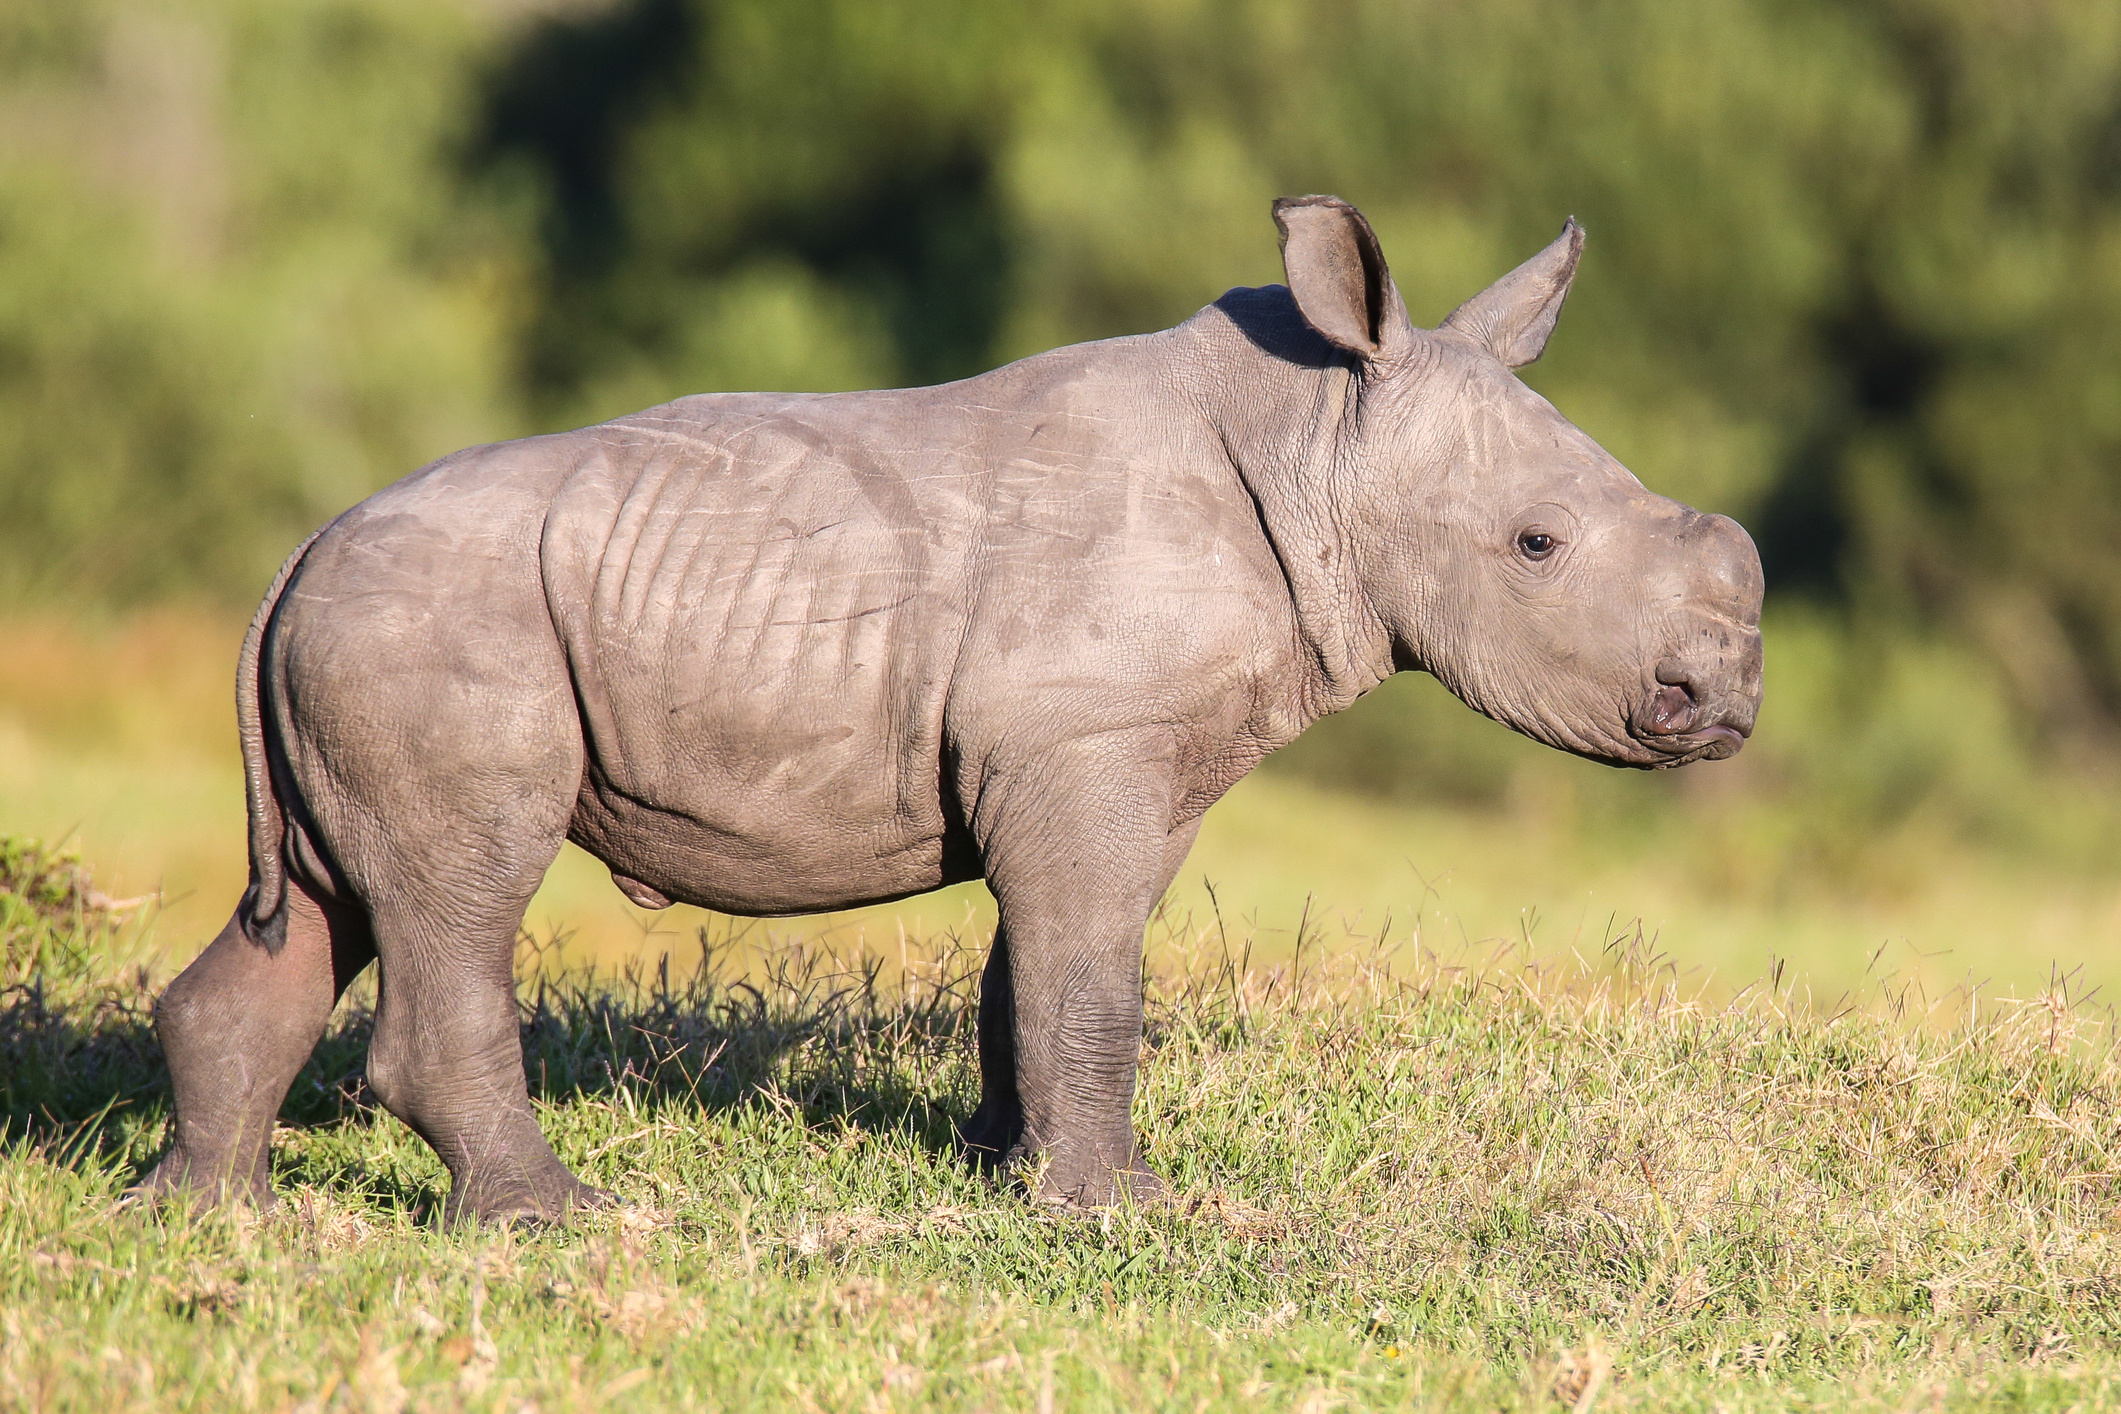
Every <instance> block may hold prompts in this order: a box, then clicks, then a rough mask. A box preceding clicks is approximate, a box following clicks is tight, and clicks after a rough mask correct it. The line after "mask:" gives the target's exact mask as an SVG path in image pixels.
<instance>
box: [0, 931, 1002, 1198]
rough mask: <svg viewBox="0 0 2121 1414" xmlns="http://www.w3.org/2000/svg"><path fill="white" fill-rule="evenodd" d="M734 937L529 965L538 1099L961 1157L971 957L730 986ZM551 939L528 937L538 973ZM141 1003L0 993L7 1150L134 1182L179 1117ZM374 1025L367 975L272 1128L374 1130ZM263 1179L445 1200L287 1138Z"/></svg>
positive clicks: (526, 1011) (798, 962)
mask: <svg viewBox="0 0 2121 1414" xmlns="http://www.w3.org/2000/svg"><path fill="white" fill-rule="evenodd" d="M706 941H707V940H706V939H705V938H704V936H703V944H705V943H706ZM742 941H743V934H742V933H741V932H739V933H733V934H731V935H730V936H728V937H725V938H723V939H721V940H719V943H718V944H715V945H703V948H702V957H701V961H700V963H699V964H698V965H697V966H696V967H694V968H693V969H691V970H690V971H679V972H675V973H674V972H673V970H672V968H671V966H670V962H669V958H668V956H667V955H665V956H664V957H663V958H662V959H661V960H660V961H659V962H658V963H657V964H656V965H655V966H653V967H652V968H651V967H648V966H645V965H642V964H639V963H634V964H629V965H628V966H626V967H624V968H622V969H620V970H618V971H616V972H613V973H603V974H600V973H597V972H594V971H566V972H559V973H557V974H552V973H548V972H547V971H545V970H544V968H542V967H538V968H534V969H533V970H532V972H531V975H530V977H529V980H527V981H526V982H525V983H524V984H523V985H522V986H521V987H520V988H519V991H518V1008H519V1021H520V1034H521V1038H522V1045H523V1059H524V1069H525V1072H526V1075H527V1078H528V1081H529V1087H530V1093H531V1095H532V1096H533V1097H535V1098H538V1099H542V1100H545V1101H548V1102H552V1103H556V1104H565V1103H568V1102H575V1101H590V1102H605V1103H609V1102H617V1103H620V1104H623V1105H624V1106H625V1108H626V1110H627V1112H628V1114H629V1116H637V1117H639V1118H640V1119H641V1120H642V1121H643V1122H646V1123H654V1122H656V1121H657V1120H661V1119H666V1118H669V1119H678V1120H681V1121H682V1120H694V1121H697V1120H699V1119H701V1118H705V1117H709V1116H714V1115H722V1114H728V1113H732V1112H736V1111H741V1110H746V1109H751V1110H758V1111H771V1112H773V1113H775V1114H778V1115H781V1116H783V1117H789V1118H794V1119H796V1120H797V1121H798V1122H799V1123H801V1124H802V1125H803V1126H804V1127H805V1128H808V1129H812V1130H831V1131H832V1132H834V1133H835V1134H837V1133H839V1132H841V1131H842V1130H843V1129H855V1130H861V1131H865V1132H868V1133H872V1134H884V1133H893V1134H902V1135H905V1136H907V1137H908V1138H910V1139H912V1140H913V1141H914V1142H915V1143H917V1144H919V1145H920V1146H921V1148H923V1149H924V1150H926V1151H927V1152H929V1153H931V1154H934V1155H937V1156H954V1155H955V1154H956V1153H957V1152H958V1142H957V1138H956V1122H957V1120H956V1116H957V1115H958V1114H960V1113H964V1112H969V1110H970V1109H971V1101H972V1096H973V1094H974V1090H975V1086H976V1082H977V1070H976V1066H975V1064H974V1061H973V1052H972V1046H973V1034H974V1004H973V985H974V979H975V978H976V976H977V969H978V966H979V963H980V960H981V952H980V950H979V949H978V948H977V947H975V946H974V945H972V944H970V943H967V942H963V941H961V940H959V939H957V938H955V937H954V936H952V937H946V939H945V940H944V945H943V948H942V949H941V950H940V952H939V953H938V955H937V956H936V957H935V958H934V959H932V960H931V961H928V962H925V963H923V964H922V965H921V966H920V968H919V969H918V972H919V975H918V976H917V977H910V978H905V979H899V980H897V981H892V982H887V981H886V980H885V978H884V975H883V963H882V960H881V959H880V958H876V957H872V956H855V957H851V958H850V957H843V956H840V955H838V954H835V953H834V952H832V951H830V950H829V949H826V948H822V947H817V946H807V945H804V944H795V945H776V946H774V947H772V948H770V949H763V950H761V954H762V956H761V961H760V962H759V963H758V964H756V966H755V968H754V973H755V975H751V976H736V975H731V972H730V970H729V968H728V966H727V959H728V957H729V955H730V953H731V952H732V951H733V948H732V946H731V945H732V944H735V943H740V942H742ZM557 946H558V945H557V943H556V942H554V941H551V940H544V941H540V940H536V939H532V938H529V937H528V936H526V939H525V950H526V952H527V953H528V954H529V955H530V957H531V959H532V960H533V961H542V960H544V959H547V958H549V957H550V955H551V954H553V953H554V952H555V951H556V950H557ZM152 997H153V990H152V989H151V988H150V987H149V986H148V985H147V983H146V981H145V980H144V979H142V980H141V982H140V984H139V985H138V986H137V987H132V986H117V985H113V986H110V987H107V988H105V989H104V992H103V994H102V995H100V996H99V997H97V998H95V999H94V1000H93V1001H88V1002H84V1001H82V1000H80V999H71V998H67V999H61V998H55V997H53V996H51V995H49V994H47V993H46V992H45V991H44V990H43V989H41V988H37V987H34V986H28V987H18V988H14V989H10V991H9V992H8V994H7V995H6V996H5V997H4V999H0V1063H4V1064H0V1141H10V1142H22V1141H27V1142H28V1143H30V1144H33V1145H39V1146H41V1147H43V1148H44V1150H45V1152H46V1156H47V1159H48V1160H50V1161H52V1162H56V1163H60V1164H62V1165H65V1166H67V1167H72V1168H75V1169H80V1170H89V1169H106V1170H139V1171H144V1170H145V1168H146V1167H147V1165H148V1164H150V1163H151V1162H152V1158H153V1155H154V1154H155V1153H156V1151H157V1150H158V1149H159V1148H160V1147H161V1144H162V1142H163V1131H164V1130H165V1129H166V1127H167V1122H168V1117H169V1109H170V1107H169V1105H168V1102H167V1099H166V1097H167V1095H168V1093H169V1090H168V1086H169V1081H168V1075H167V1063H166V1061H165V1058H164V1056H163V1052H162V1047H161V1045H160V1043H159V1042H158V1041H157V1040H156V1037H155V1031H154V1015H153V1010H152V1006H151V1000H152ZM374 1025H375V986H374V982H373V977H372V975H371V976H370V977H365V978H363V979H362V980H361V981H360V982H358V983H356V984H355V986H354V987H353V988H352V989H350V990H349V993H348V995H347V997H346V999H345V1001H344V1002H343V1003H342V1004H341V1006H340V1007H339V1010H338V1012H337V1014H336V1015H335V1016H334V1018H333V1020H332V1023H331V1026H330V1028H329V1029H328V1030H327V1031H326V1033H325V1035H324V1037H323V1039H322V1040H321V1041H320V1042H319V1043H318V1046H317V1048H316V1051H315V1053H314V1054H313V1055H312V1056H311V1057H310V1059H309V1062H308V1063H307V1064H306V1065H305V1066H304V1067H303V1069H302V1071H301V1073H300V1074H299V1075H298V1076H297V1077H296V1079H295V1082H294V1084H293V1085H292V1086H291V1087H290V1088H289V1091H288V1096H287V1099H286V1101H285V1103H284V1104H283V1105H282V1106H281V1110H280V1115H279V1124H280V1126H281V1127H283V1128H287V1129H293V1130H296V1131H298V1132H301V1133H303V1134H305V1135H306V1136H307V1135H316V1136H322V1135H323V1134H325V1133H328V1132H329V1131H333V1130H338V1129H342V1128H345V1127H348V1126H359V1127H366V1126H369V1125H372V1124H374V1123H376V1122H377V1120H378V1118H379V1117H380V1116H381V1115H382V1113H383V1111H382V1109H381V1107H380V1106H379V1105H378V1104H377V1103H376V1102H375V1100H374V1098H373V1096H372V1095H371V1094H370V1092H369V1088H368V1084H367V1079H366V1063H367V1054H368V1044H369V1040H370V1037H371V1035H372V1033H373V1030H374ZM273 1171H274V1175H275V1178H276V1180H278V1181H279V1182H280V1183H282V1184H283V1185H284V1184H310V1185H315V1186H319V1187H329V1188H333V1189H335V1190H337V1191H342V1192H343V1191H353V1192H359V1193H361V1194H363V1195H364V1196H365V1197H366V1198H367V1199H368V1200H369V1201H372V1202H377V1203H379V1204H381V1205H383V1206H386V1207H390V1206H394V1207H399V1208H402V1209H406V1210H412V1211H421V1210H425V1209H427V1208H430V1207H432V1206H433V1205H435V1204H437V1203H439V1201H440V1197H441V1193H440V1190H439V1189H438V1188H437V1187H436V1186H435V1185H434V1184H433V1183H430V1182H428V1181H426V1180H425V1179H423V1178H421V1177H418V1176H415V1175H408V1174H406V1173H405V1172H403V1171H401V1170H398V1169H396V1168H395V1167H392V1166H380V1167H373V1166H371V1165H369V1164H368V1163H366V1162H365V1161H364V1160H362V1159H361V1158H359V1157H358V1156H355V1155H352V1154H347V1153H343V1152H338V1151H336V1150H335V1148H334V1146H331V1145H329V1144H323V1145H315V1146H312V1145H310V1144H307V1143H300V1142H298V1143H296V1144H293V1145H281V1146H278V1152H276V1153H275V1155H274V1159H273Z"/></svg>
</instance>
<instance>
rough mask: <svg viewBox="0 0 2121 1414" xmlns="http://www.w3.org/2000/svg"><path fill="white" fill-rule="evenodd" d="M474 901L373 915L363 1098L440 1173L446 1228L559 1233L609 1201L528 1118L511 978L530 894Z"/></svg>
mask: <svg viewBox="0 0 2121 1414" xmlns="http://www.w3.org/2000/svg"><path fill="white" fill-rule="evenodd" d="M555 852H557V851H555ZM532 887H533V888H534V887H535V884H534V881H533V884H532ZM478 892H479V893H481V894H483V895H484V897H476V898H467V897H465V896H464V895H462V894H459V895H457V896H455V897H452V898H449V899H447V900H443V899H440V898H438V897H436V896H434V895H429V894H422V895H416V896H413V897H411V898H406V899H401V900H399V901H397V902H395V903H393V904H391V905H389V906H386V907H379V908H378V909H377V910H376V913H375V922H376V937H377V947H378V951H379V953H380V954H381V958H382V986H381V994H380V997H379V999H378V1001H377V1006H376V1029H375V1036H374V1039H373V1040H372V1041H371V1042H370V1043H369V1052H368V1084H369V1088H370V1089H372V1090H373V1091H374V1092H375V1095H376V1098H377V1099H378V1100H379V1101H381V1102H382V1104H383V1106H384V1108H386V1109H388V1110H389V1111H390V1112H391V1113H392V1114H394V1115H396V1116H397V1117H398V1118H400V1119H402V1120H404V1121H405V1123H406V1124H407V1125H409V1126H410V1127H411V1128H412V1130H413V1132H414V1133H416V1134H418V1135H419V1136H420V1137H421V1138H422V1139H424V1140H426V1141H427V1143H428V1145H429V1146H430V1147H432V1148H433V1149H434V1151H435V1152H436V1153H437V1154H438V1155H440V1156H441V1159H442V1162H443V1163H444V1164H446V1165H447V1166H448V1168H449V1173H450V1191H449V1197H448V1199H447V1200H446V1201H445V1203H444V1204H443V1208H442V1220H443V1222H444V1223H445V1224H454V1223H458V1222H463V1221H478V1222H498V1223H550V1222H564V1221H565V1220H566V1219H567V1217H568V1215H569V1214H570V1213H573V1212H575V1211H577V1210H582V1209H590V1208H600V1207H604V1206H607V1205H609V1204H610V1203H612V1202H613V1201H614V1199H613V1195H612V1194H610V1193H608V1192H606V1191H604V1190H602V1189H598V1188H592V1187H590V1186H589V1185H588V1184H585V1183H583V1182H582V1181H581V1180H579V1179H577V1178H576V1177H575V1176H574V1174H573V1173H572V1172H571V1171H570V1170H569V1169H568V1168H567V1166H566V1165H565V1164H564V1163H562V1162H561V1161H560V1158H559V1156H558V1155H557V1154H555V1153H554V1152H553V1150H552V1146H551V1144H549V1143H548V1142H546V1139H545V1136H544V1134H543V1132H542V1131H540V1129H539V1128H538V1122H537V1115H536V1113H535V1112H534V1111H533V1110H532V1108H531V1104H530V1094H529V1089H528V1086H527V1085H526V1083H525V1076H524V1071H523V1050H522V1041H521V1035H520V1030H519V1027H518V1023H517V1015H516V998H515V976H514V960H515V941H516V933H517V929H518V928H519V926H520V925H521V922H522V918H523V909H524V907H525V905H527V904H528V902H529V894H528V892H523V893H521V894H520V895H518V894H517V893H515V892H513V891H511V892H508V893H502V892H500V891H493V892H490V893H489V892H487V891H484V890H481V891H478Z"/></svg>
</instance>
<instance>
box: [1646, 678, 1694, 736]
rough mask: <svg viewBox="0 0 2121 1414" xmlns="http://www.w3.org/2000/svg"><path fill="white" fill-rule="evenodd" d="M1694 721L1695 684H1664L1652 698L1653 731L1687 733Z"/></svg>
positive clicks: (1651, 724)
mask: <svg viewBox="0 0 2121 1414" xmlns="http://www.w3.org/2000/svg"><path fill="white" fill-rule="evenodd" d="M1693 720H1694V693H1693V684H1691V683H1679V682H1674V683H1664V684H1662V685H1661V686H1659V687H1658V689H1657V691H1656V693H1655V694H1654V695H1653V696H1652V697H1651V698H1650V730H1651V731H1654V732H1671V733H1674V734H1676V733H1679V732H1683V731H1685V730H1686V729H1687V727H1688V726H1689V725H1691V724H1692V722H1693Z"/></svg>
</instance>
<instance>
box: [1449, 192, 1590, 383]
mask: <svg viewBox="0 0 2121 1414" xmlns="http://www.w3.org/2000/svg"><path fill="white" fill-rule="evenodd" d="M1582 255H1583V227H1581V226H1579V225H1577V224H1576V218H1575V217H1574V216H1571V217H1570V218H1569V220H1568V224H1567V225H1565V226H1563V227H1562V228H1561V234H1560V235H1559V236H1557V237H1555V238H1554V243H1553V244H1552V245H1550V246H1548V247H1547V248H1546V249H1545V250H1543V251H1541V252H1539V254H1537V255H1535V256H1533V257H1532V258H1531V259H1530V260H1527V261H1526V262H1525V263H1524V264H1522V265H1520V266H1518V267H1517V268H1516V269H1515V270H1512V271H1511V272H1510V273H1509V274H1507V275H1505V276H1503V277H1502V278H1501V279H1500V280H1497V281H1496V282H1495V283H1494V284H1492V285H1490V286H1488V287H1487V288H1486V289H1485V290H1482V291H1481V292H1480V293H1479V294H1477V295H1475V296H1473V298H1471V299H1469V300H1467V301H1466V302H1465V303H1464V304H1462V305H1460V306H1458V308H1457V309H1455V310H1453V311H1452V313H1451V317H1450V318H1449V319H1446V320H1444V322H1443V327H1444V328H1446V329H1456V330H1457V331H1458V332H1459V333H1461V334H1464V335H1466V336H1468V337H1469V338H1472V339H1475V340H1477V341H1479V342H1480V343H1482V344H1485V345H1487V348H1488V351H1489V352H1490V353H1492V354H1494V355H1495V357H1497V358H1499V359H1501V360H1502V361H1503V362H1504V363H1505V364H1507V365H1508V366H1509V367H1511V368H1522V367H1523V366H1524V365H1526V364H1528V363H1530V362H1531V361H1532V360H1533V359H1535V358H1538V357H1539V355H1540V354H1541V353H1542V352H1543V351H1544V350H1545V349H1546V346H1547V336H1548V335H1550V334H1552V333H1553V332H1554V321H1555V320H1556V319H1559V318H1560V317H1561V302H1562V301H1563V300H1565V299H1567V298H1568V297H1569V282H1570V281H1571V280H1573V279H1575V278H1576V262H1577V260H1578V259H1580V258H1581V257H1582Z"/></svg>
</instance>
